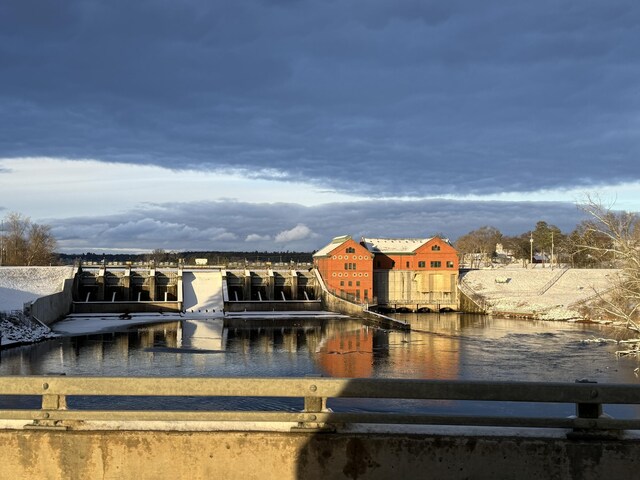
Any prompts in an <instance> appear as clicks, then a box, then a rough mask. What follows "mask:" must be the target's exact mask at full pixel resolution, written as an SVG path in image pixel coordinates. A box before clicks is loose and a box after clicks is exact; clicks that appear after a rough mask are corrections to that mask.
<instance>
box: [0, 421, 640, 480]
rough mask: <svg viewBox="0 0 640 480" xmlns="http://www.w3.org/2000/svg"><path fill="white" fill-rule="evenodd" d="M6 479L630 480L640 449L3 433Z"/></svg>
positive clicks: (522, 442)
mask: <svg viewBox="0 0 640 480" xmlns="http://www.w3.org/2000/svg"><path fill="white" fill-rule="evenodd" d="M0 451H2V460H1V461H0V478H43V479H45V478H46V479H65V480H67V479H88V478H107V479H136V480H141V479H156V478H171V479H190V480H191V479H212V478H224V479H242V480H250V479H260V480H268V479H277V480H287V479H305V480H307V479H308V480H314V479H323V480H326V479H340V478H346V479H362V478H366V479H389V478H396V479H414V478H416V479H417V478H419V479H444V478H446V479H458V478H460V479H462V478H465V479H466V478H476V479H497V478H514V479H515V478H540V479H542V478H545V479H546V478H553V479H580V480H590V479H601V478H611V479H614V478H615V479H618V478H619V479H631V478H636V476H637V472H638V468H640V441H638V440H637V439H635V440H626V441H619V440H603V439H599V440H598V439H594V440H567V439H565V438H563V436H559V437H557V438H553V437H538V438H536V437H521V436H497V435H493V436H479V435H451V434H450V435H447V434H438V435H434V434H410V433H404V434H402V433H396V434H393V433H322V434H317V433H315V434H314V433H302V432H300V433H290V432H279V431H271V432H268V431H263V432H256V431H254V432H248V431H157V430H156V431H153V430H152V431H135V430H122V431H114V430H104V431H99V430H93V431H59V430H58V431H56V430H41V431H39V430H0Z"/></svg>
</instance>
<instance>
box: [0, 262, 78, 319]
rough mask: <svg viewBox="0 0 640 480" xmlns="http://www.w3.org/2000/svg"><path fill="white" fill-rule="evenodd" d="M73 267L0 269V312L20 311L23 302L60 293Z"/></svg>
mask: <svg viewBox="0 0 640 480" xmlns="http://www.w3.org/2000/svg"><path fill="white" fill-rule="evenodd" d="M73 271H74V268H73V267H0V311H4V312H6V311H11V310H22V306H23V305H24V303H25V302H29V301H32V300H35V299H36V298H38V297H43V296H45V295H51V294H52V293H56V292H60V291H62V286H63V283H64V280H65V279H67V278H71V277H73Z"/></svg>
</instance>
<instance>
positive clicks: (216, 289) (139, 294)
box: [72, 265, 322, 314]
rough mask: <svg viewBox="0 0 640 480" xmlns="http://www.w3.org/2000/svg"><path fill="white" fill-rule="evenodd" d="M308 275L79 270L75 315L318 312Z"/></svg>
mask: <svg viewBox="0 0 640 480" xmlns="http://www.w3.org/2000/svg"><path fill="white" fill-rule="evenodd" d="M319 288H320V286H319V284H318V282H317V281H316V277H315V276H314V275H313V273H312V272H311V271H308V270H296V269H290V268H288V269H282V270H276V269H272V268H265V269H263V270H251V269H248V268H247V269H238V270H227V269H225V268H223V267H189V266H177V267H160V268H156V267H155V266H153V265H151V266H145V267H138V266H133V265H118V266H116V265H114V266H105V265H98V266H81V267H79V268H78V271H77V272H76V275H75V278H74V284H73V307H72V311H73V312H74V313H87V314H89V313H122V312H130V313H132V312H190V313H203V314H210V313H215V312H223V311H225V312H241V311H271V310H285V311H286V310H312V311H313V310H321V309H322V305H321V301H320V298H321V294H320V292H319Z"/></svg>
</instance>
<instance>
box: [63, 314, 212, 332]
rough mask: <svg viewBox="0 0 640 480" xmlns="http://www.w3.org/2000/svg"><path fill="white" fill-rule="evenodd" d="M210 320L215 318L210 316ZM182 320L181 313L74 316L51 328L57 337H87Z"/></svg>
mask: <svg viewBox="0 0 640 480" xmlns="http://www.w3.org/2000/svg"><path fill="white" fill-rule="evenodd" d="M219 316H222V314H220V315H219ZM208 318H213V317H211V316H209V317H208ZM182 319H183V315H182V314H179V313H165V314H159V313H131V314H129V315H128V318H123V316H121V315H116V314H111V315H108V314H94V315H88V314H72V315H69V316H67V317H66V318H65V319H63V320H60V321H59V322H56V323H54V324H53V325H52V326H51V327H52V331H53V333H54V334H57V335H87V334H90V333H104V332H113V331H116V330H123V329H127V328H129V327H133V326H139V325H150V324H153V323H166V322H179V321H180V320H182Z"/></svg>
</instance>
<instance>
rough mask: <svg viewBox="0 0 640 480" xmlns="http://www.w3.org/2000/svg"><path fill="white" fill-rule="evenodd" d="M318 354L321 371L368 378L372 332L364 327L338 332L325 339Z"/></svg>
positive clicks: (337, 375)
mask: <svg viewBox="0 0 640 480" xmlns="http://www.w3.org/2000/svg"><path fill="white" fill-rule="evenodd" d="M320 353H321V355H320V356H319V362H320V366H321V368H322V372H323V373H324V374H326V375H328V376H331V377H337V378H370V377H371V375H372V374H373V334H372V333H371V332H369V331H367V330H365V329H362V330H358V331H355V332H338V335H335V336H332V337H330V338H328V339H327V341H326V342H325V344H324V345H323V347H322V349H321V350H320Z"/></svg>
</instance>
